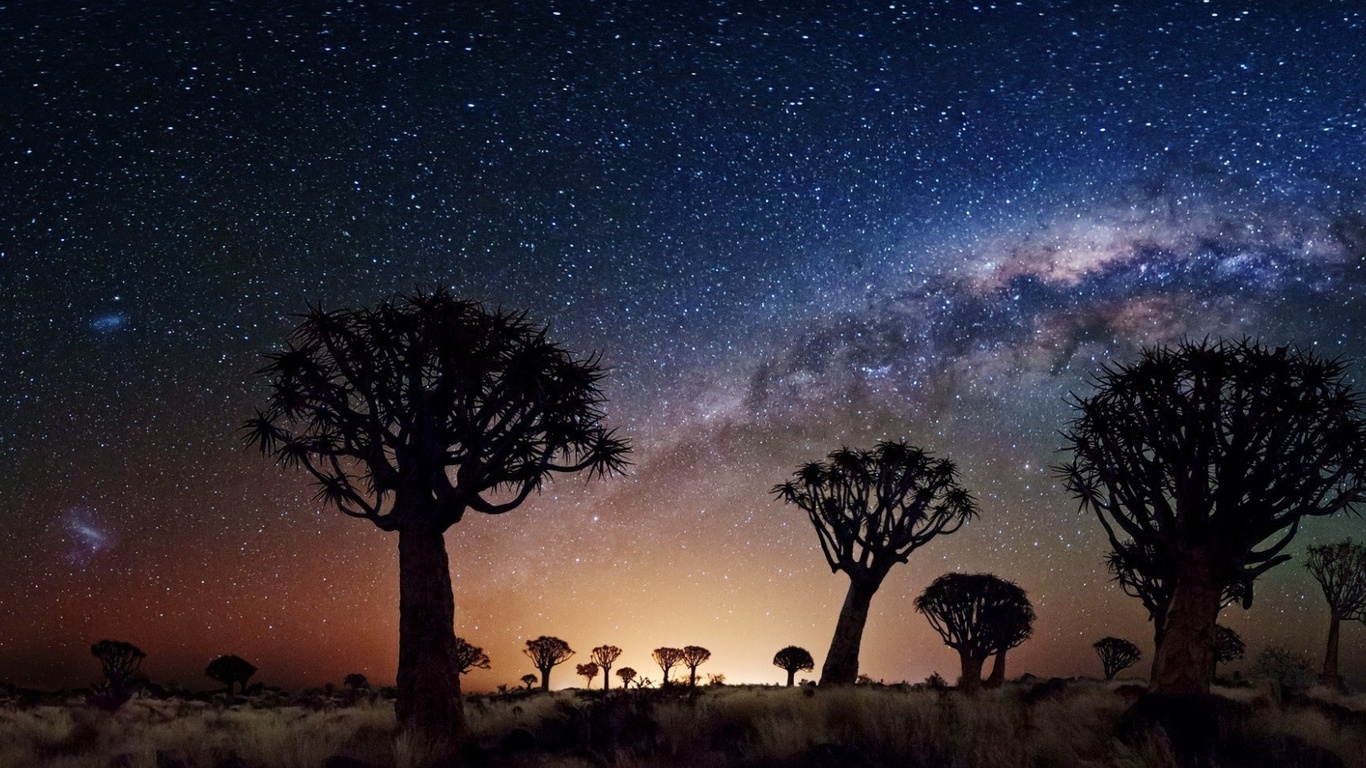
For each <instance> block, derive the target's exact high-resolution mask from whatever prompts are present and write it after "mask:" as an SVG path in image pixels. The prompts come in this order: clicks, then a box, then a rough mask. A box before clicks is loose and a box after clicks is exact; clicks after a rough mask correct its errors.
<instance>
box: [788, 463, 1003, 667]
mask: <svg viewBox="0 0 1366 768" xmlns="http://www.w3.org/2000/svg"><path fill="white" fill-rule="evenodd" d="M772 493H773V494H774V495H775V496H777V497H778V498H779V499H782V500H783V501H784V502H787V503H789V504H795V505H797V506H798V507H800V508H801V509H802V510H803V511H805V512H806V515H807V519H809V520H810V521H811V525H812V527H814V528H815V529H816V538H817V540H819V541H820V545H821V552H822V553H824V555H825V560H826V562H827V563H829V565H830V570H831V571H832V572H836V571H844V573H845V575H847V576H848V577H849V591H848V593H847V594H846V596H845V598H844V606H843V607H842V608H841V609H840V616H839V621H838V623H836V625H835V634H834V636H833V637H832V638H831V640H830V650H829V652H828V653H826V655H825V663H824V664H823V665H822V667H821V678H820V682H821V685H853V684H854V681H855V680H856V679H857V678H858V657H859V646H860V645H861V644H862V642H863V627H864V625H865V624H866V623H867V621H868V606H869V603H870V602H871V601H872V599H873V595H874V594H875V593H876V592H877V590H878V587H880V586H882V580H883V579H884V578H886V576H887V572H888V571H890V570H891V568H892V566H893V565H896V564H897V563H904V562H906V559H907V558H908V557H909V556H910V554H911V552H913V551H915V550H916V549H918V548H919V547H921V546H924V545H925V544H926V543H927V542H928V541H929V540H930V539H932V538H934V537H935V536H939V535H941V534H950V533H953V532H954V531H956V530H958V529H959V528H960V527H962V525H963V523H964V522H966V521H967V520H968V519H969V518H971V517H974V516H976V514H977V507H976V504H975V503H974V501H973V498H972V495H971V494H969V493H968V492H967V491H966V490H964V489H963V488H961V487H960V486H959V485H958V471H957V469H956V468H955V467H954V465H953V463H952V462H950V461H948V460H947V459H936V458H933V457H932V456H930V455H929V454H928V453H926V452H925V451H923V450H921V449H919V448H916V447H914V446H910V445H907V444H906V443H905V441H897V442H893V441H887V440H884V441H881V442H879V443H878V444H877V447H876V448H874V449H873V450H871V451H860V450H854V449H851V448H840V449H839V450H837V451H833V452H831V453H830V455H829V456H828V460H827V461H823V462H822V461H816V462H810V463H808V464H804V465H802V466H800V467H798V468H797V471H796V472H795V473H793V475H792V479H791V480H789V481H788V482H786V483H783V484H781V485H777V486H774V487H773V491H772Z"/></svg>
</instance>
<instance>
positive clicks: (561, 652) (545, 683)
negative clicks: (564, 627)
mask: <svg viewBox="0 0 1366 768" xmlns="http://www.w3.org/2000/svg"><path fill="white" fill-rule="evenodd" d="M522 653H525V654H526V657H527V658H528V659H531V665H532V666H534V667H536V669H538V670H540V673H541V690H543V691H548V690H550V670H552V669H554V668H555V667H556V666H558V665H560V664H563V663H565V662H566V661H569V657H570V656H573V655H574V649H573V648H570V647H569V643H566V642H565V641H563V640H561V639H560V638H558V637H546V636H545V635H541V636H540V637H538V638H536V639H535V640H528V641H526V647H525V648H523V649H522Z"/></svg>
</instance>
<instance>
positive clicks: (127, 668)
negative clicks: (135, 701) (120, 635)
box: [90, 640, 147, 709]
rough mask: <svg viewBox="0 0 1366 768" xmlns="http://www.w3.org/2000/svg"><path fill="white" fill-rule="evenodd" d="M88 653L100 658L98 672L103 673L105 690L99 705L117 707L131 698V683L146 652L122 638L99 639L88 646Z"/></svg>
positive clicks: (145, 656)
mask: <svg viewBox="0 0 1366 768" xmlns="http://www.w3.org/2000/svg"><path fill="white" fill-rule="evenodd" d="M90 655H92V656H94V657H95V658H97V659H99V660H100V672H101V673H103V674H104V679H105V685H106V686H107V689H108V690H107V691H106V692H105V694H106V695H104V696H103V697H102V698H101V705H102V706H104V707H106V708H108V709H117V708H118V707H120V706H122V705H123V703H124V702H126V701H128V699H130V698H132V695H133V691H132V686H131V683H132V681H133V680H134V679H135V678H136V676H137V674H138V669H139V668H140V667H142V660H143V659H145V658H147V654H145V653H143V652H142V649H141V648H139V647H137V646H136V645H133V644H132V643H125V642H123V641H122V640H101V641H99V642H97V643H95V644H94V645H91V646H90Z"/></svg>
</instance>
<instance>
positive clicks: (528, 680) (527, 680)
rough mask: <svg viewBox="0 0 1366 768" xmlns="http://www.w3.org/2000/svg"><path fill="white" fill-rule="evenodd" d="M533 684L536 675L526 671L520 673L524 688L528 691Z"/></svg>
mask: <svg viewBox="0 0 1366 768" xmlns="http://www.w3.org/2000/svg"><path fill="white" fill-rule="evenodd" d="M535 684H536V676H535V675H533V674H531V673H530V672H528V673H526V674H525V675H522V685H523V686H525V687H526V689H527V690H528V691H529V690H531V686H533V685H535Z"/></svg>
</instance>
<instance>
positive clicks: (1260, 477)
mask: <svg viewBox="0 0 1366 768" xmlns="http://www.w3.org/2000/svg"><path fill="white" fill-rule="evenodd" d="M1094 383H1095V387H1096V392H1095V393H1094V394H1092V395H1091V396H1089V397H1087V398H1078V397H1074V398H1073V406H1074V407H1075V408H1076V410H1077V412H1078V415H1077V416H1076V418H1075V419H1074V420H1073V421H1072V422H1071V423H1070V425H1069V426H1068V428H1067V430H1066V432H1065V436H1066V439H1067V442H1068V444H1069V447H1070V448H1071V450H1072V452H1073V456H1074V458H1073V460H1072V461H1071V462H1068V463H1067V464H1064V465H1063V466H1061V467H1058V472H1059V475H1060V476H1061V478H1062V479H1063V482H1064V483H1065V485H1066V486H1067V488H1068V490H1069V491H1071V493H1072V494H1073V495H1074V496H1076V497H1077V499H1078V500H1079V501H1080V502H1081V506H1082V507H1083V508H1084V509H1090V510H1092V511H1093V512H1094V513H1095V514H1096V517H1097V519H1098V520H1099V521H1100V523H1101V525H1102V526H1103V527H1104V528H1105V532H1106V534H1107V535H1108V536H1109V538H1110V543H1111V545H1112V546H1113V547H1114V549H1115V551H1116V552H1121V553H1122V554H1121V557H1122V558H1123V559H1124V560H1125V561H1126V563H1127V564H1128V565H1129V566H1130V567H1132V568H1134V569H1137V570H1139V571H1140V572H1142V571H1143V570H1144V569H1146V568H1158V569H1161V570H1162V571H1163V573H1161V574H1160V580H1161V581H1162V582H1163V585H1164V588H1169V589H1170V595H1171V596H1170V599H1169V601H1168V604H1167V607H1166V609H1165V611H1164V613H1163V616H1162V620H1161V621H1162V623H1161V629H1160V636H1161V642H1160V644H1159V645H1158V647H1157V651H1156V653H1155V654H1154V663H1153V677H1152V685H1151V690H1152V691H1153V692H1154V693H1159V694H1207V693H1208V692H1209V686H1210V681H1211V679H1212V677H1213V671H1214V652H1213V644H1214V624H1215V618H1216V616H1217V615H1218V613H1219V610H1220V608H1221V607H1222V603H1223V600H1224V598H1225V596H1226V595H1228V594H1229V593H1230V592H1233V593H1236V594H1238V595H1239V597H1240V598H1241V600H1242V602H1243V605H1244V607H1248V606H1250V605H1251V603H1252V584H1253V582H1254V580H1255V579H1256V578H1257V577H1258V576H1260V575H1261V574H1263V573H1265V572H1266V571H1267V570H1269V569H1270V568H1272V567H1274V566H1276V565H1277V564H1279V563H1282V562H1284V561H1286V560H1287V559H1289V556H1288V555H1284V554H1281V553H1282V551H1283V550H1284V549H1285V548H1286V546H1287V545H1288V544H1289V543H1290V541H1291V540H1292V539H1293V538H1294V535H1295V533H1296V531H1297V530H1298V529H1299V524H1300V522H1301V520H1303V519H1304V518H1305V517H1309V516H1320V515H1331V514H1333V513H1335V512H1339V511H1343V510H1352V511H1355V505H1356V504H1358V503H1359V502H1361V501H1362V500H1363V498H1366V494H1363V489H1364V486H1363V483H1364V482H1366V473H1364V472H1363V470H1364V469H1366V439H1363V438H1366V425H1364V423H1363V407H1362V401H1361V397H1360V396H1359V395H1358V394H1357V392H1356V391H1355V389H1354V388H1353V386H1352V385H1351V383H1350V382H1349V381H1348V379H1347V377H1346V368H1345V365H1344V364H1343V363H1342V362H1341V361H1338V360H1325V359H1322V358H1319V357H1316V356H1314V355H1313V354H1310V353H1307V352H1302V351H1299V350H1295V349H1286V348H1283V347H1282V348H1278V349H1275V350H1271V349H1267V348H1265V347H1263V346H1261V345H1259V344H1257V343H1255V342H1251V341H1242V342H1227V341H1221V342H1199V343H1195V342H1186V343H1182V344H1179V345H1177V346H1176V347H1175V348H1165V347H1157V348H1151V349H1146V350H1144V351H1143V353H1142V354H1141V355H1140V357H1139V360H1138V361H1137V362H1135V363H1133V364H1130V365H1120V364H1112V365H1108V366H1106V367H1104V368H1103V369H1102V371H1101V373H1100V374H1099V375H1098V376H1097V377H1096V379H1095V381H1094ZM1135 553H1138V554H1135ZM1145 553H1151V559H1149V558H1148V557H1147V555H1146V554H1145ZM1146 575H1149V576H1151V575H1152V574H1146Z"/></svg>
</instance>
